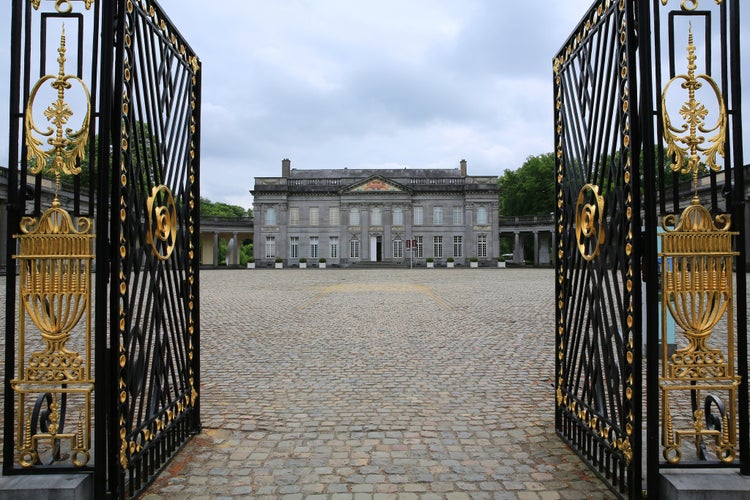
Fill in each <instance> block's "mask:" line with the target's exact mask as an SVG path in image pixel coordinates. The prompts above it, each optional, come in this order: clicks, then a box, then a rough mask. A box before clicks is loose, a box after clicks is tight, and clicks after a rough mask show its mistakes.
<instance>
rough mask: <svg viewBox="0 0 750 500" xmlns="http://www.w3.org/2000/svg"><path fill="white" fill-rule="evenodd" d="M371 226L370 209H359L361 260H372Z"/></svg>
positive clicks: (364, 207) (363, 207) (365, 207)
mask: <svg viewBox="0 0 750 500" xmlns="http://www.w3.org/2000/svg"><path fill="white" fill-rule="evenodd" d="M369 226H370V211H369V207H367V206H366V205H365V206H362V207H360V209H359V260H361V261H365V260H370V234H369V231H368V227H369Z"/></svg>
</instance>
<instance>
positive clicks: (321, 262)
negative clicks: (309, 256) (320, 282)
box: [318, 257, 326, 269]
mask: <svg viewBox="0 0 750 500" xmlns="http://www.w3.org/2000/svg"><path fill="white" fill-rule="evenodd" d="M318 267H319V268H320V269H325V268H326V259H325V257H322V258H320V259H318Z"/></svg>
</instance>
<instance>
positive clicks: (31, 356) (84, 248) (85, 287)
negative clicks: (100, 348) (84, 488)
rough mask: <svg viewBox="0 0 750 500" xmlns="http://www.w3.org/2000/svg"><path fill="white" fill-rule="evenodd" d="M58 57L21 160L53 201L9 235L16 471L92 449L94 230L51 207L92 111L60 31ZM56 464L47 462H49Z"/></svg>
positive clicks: (82, 144)
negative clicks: (14, 273) (76, 101)
mask: <svg viewBox="0 0 750 500" xmlns="http://www.w3.org/2000/svg"><path fill="white" fill-rule="evenodd" d="M58 4H61V2H58ZM58 54H59V57H58V59H57V61H58V63H59V71H58V74H57V75H45V76H43V77H42V78H41V79H40V80H39V81H38V82H37V83H36V84H35V85H34V88H33V90H32V92H31V93H30V96H29V102H28V103H27V107H26V118H25V130H26V146H27V148H28V150H29V154H28V159H29V160H30V162H31V163H34V164H33V165H31V166H30V167H29V171H31V173H34V174H38V173H40V172H41V171H42V170H43V169H45V168H47V169H48V170H49V171H50V172H52V173H53V174H54V175H55V186H56V187H55V198H54V200H53V201H52V206H51V207H50V208H49V209H47V210H46V211H45V212H44V213H43V214H42V215H41V216H40V217H39V218H38V219H37V218H33V217H23V218H22V219H21V222H20V227H19V229H20V234H16V235H14V238H16V239H17V240H18V249H19V252H18V254H17V255H14V256H13V258H14V259H16V260H17V262H18V263H19V269H20V271H19V307H18V322H19V326H18V343H17V345H18V356H17V359H18V363H17V371H16V378H14V379H13V380H11V381H10V384H11V387H12V389H13V390H14V391H15V392H16V393H17V394H18V407H17V420H18V428H17V438H16V448H17V451H18V460H19V463H20V464H21V466H23V467H32V466H34V465H38V464H39V463H40V444H41V445H42V447H41V449H44V447H45V445H50V444H51V445H52V448H53V449H54V448H56V447H57V443H61V444H64V445H65V446H67V450H68V451H69V455H70V457H71V462H72V463H73V464H74V465H75V466H77V467H82V466H84V465H86V464H87V463H88V461H89V456H90V452H89V450H90V448H91V426H92V415H91V398H92V394H93V390H94V378H93V373H92V362H91V355H92V344H93V343H92V339H91V337H92V321H91V319H92V317H91V267H92V262H93V260H94V252H93V241H94V235H93V232H92V229H93V226H92V221H91V219H89V218H86V217H79V218H77V219H76V220H75V221H74V220H73V218H72V217H71V216H70V214H69V213H68V212H67V211H66V210H65V209H64V208H62V207H61V206H60V202H59V200H58V190H59V186H60V175H61V174H62V173H65V174H69V175H77V174H78V173H79V172H80V171H81V169H80V167H78V166H77V162H78V160H79V159H83V158H84V156H85V151H86V143H87V141H88V133H89V115H90V108H91V104H90V97H89V92H88V89H87V88H86V85H85V84H84V83H83V81H81V80H80V79H79V78H78V77H76V76H74V75H68V74H65V61H66V59H65V31H64V28H63V32H62V35H61V37H60V47H59V49H58ZM45 82H51V83H50V86H51V87H52V88H53V89H54V90H55V91H56V93H57V100H56V101H54V102H53V103H52V104H51V105H50V106H49V107H48V108H46V109H45V111H44V116H45V117H46V118H47V120H48V122H49V123H50V124H51V125H53V126H54V127H52V126H48V127H47V130H45V131H41V130H40V129H38V128H37V127H36V125H35V123H34V118H33V108H34V102H35V99H36V97H37V93H38V91H39V89H40V88H41V86H42V85H43V84H44V83H45ZM71 82H78V83H79V84H80V85H81V86H82V88H83V92H84V94H85V97H86V114H85V116H84V118H83V124H82V126H81V128H80V129H79V130H78V131H72V130H71V129H70V128H66V127H65V125H66V124H67V122H68V120H69V119H70V118H71V117H72V116H73V114H74V113H73V111H72V109H71V108H70V106H69V105H68V103H67V102H66V101H65V92H66V90H68V89H70V88H71V86H72V85H71ZM35 134H39V135H41V136H42V137H43V138H44V137H46V138H47V143H48V144H49V145H50V146H51V148H50V149H48V150H43V149H42V147H41V146H42V140H41V139H39V138H37V137H36V136H35ZM29 320H30V322H29ZM81 320H83V326H82V329H83V335H84V339H83V342H82V344H83V346H82V347H83V352H78V351H76V350H75V348H73V347H72V346H71V345H69V344H70V342H71V339H72V337H73V333H74V331H75V330H76V328H78V327H79V324H80V323H81ZM27 323H28V324H29V326H31V325H33V326H35V327H36V329H37V330H38V331H39V337H38V338H32V337H31V336H30V335H28V333H29V332H27ZM80 344H81V343H79V344H78V345H80ZM40 345H41V349H40V348H39V346H40ZM27 353H28V354H27ZM44 400H46V401H48V404H49V414H48V415H49V416H48V420H49V424H48V426H47V429H46V431H43V432H37V430H36V429H34V428H32V427H35V425H34V424H33V423H32V422H31V418H30V417H29V414H30V406H31V405H33V404H34V402H35V401H36V402H37V403H40V402H42V401H44ZM71 400H72V401H71ZM71 404H75V405H77V406H79V407H81V408H82V410H81V411H80V415H81V417H79V422H78V423H77V425H75V426H74V429H73V431H72V432H71V431H68V430H65V428H64V425H65V422H64V420H63V415H64V413H65V411H66V406H69V405H71ZM53 455H54V452H53ZM56 459H57V457H55V456H53V457H52V460H56Z"/></svg>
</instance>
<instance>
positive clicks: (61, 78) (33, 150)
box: [24, 27, 91, 200]
mask: <svg viewBox="0 0 750 500" xmlns="http://www.w3.org/2000/svg"><path fill="white" fill-rule="evenodd" d="M57 52H58V54H59V56H58V58H57V63H58V65H59V71H58V74H57V75H44V76H43V77H42V78H40V79H39V81H37V82H36V84H35V85H34V88H33V89H32V90H31V94H30V95H29V101H28V103H27V105H26V119H25V120H24V127H25V130H26V146H27V147H28V153H27V155H26V158H27V159H28V160H29V161H30V162H32V164H31V165H30V166H29V171H30V172H31V173H32V174H38V173H39V172H41V171H42V170H43V169H44V168H45V167H48V168H49V171H50V172H52V173H53V174H54V175H55V200H57V192H58V190H59V189H60V175H61V174H68V175H77V174H79V173H80V172H81V168H80V167H79V166H77V162H78V159H79V158H80V159H83V158H84V156H85V154H86V144H87V143H88V139H89V119H90V115H91V96H90V94H89V89H88V88H87V87H86V84H85V83H83V80H81V79H80V78H78V77H77V76H75V75H69V74H65V61H66V59H65V27H63V30H62V35H60V48H58V49H57ZM49 81H51V83H50V86H51V87H52V88H53V89H55V90H56V91H57V100H55V101H54V102H53V103H51V104H50V105H49V106H48V107H47V109H45V110H44V117H45V118H46V119H47V122H48V123H50V124H51V125H53V126H54V127H52V126H47V130H44V131H43V130H40V129H39V128H38V127H37V125H36V123H35V122H34V113H33V111H34V104H35V101H36V98H37V94H38V92H39V90H40V89H41V87H42V85H44V84H45V83H46V82H49ZM71 82H77V83H78V84H79V85H80V86H81V88H82V89H83V93H84V95H85V100H86V115H85V116H84V117H83V119H82V121H81V128H79V129H78V130H76V131H74V130H73V129H71V128H66V127H65V125H67V124H68V121H69V120H70V118H71V117H72V116H73V110H72V109H71V108H70V106H69V105H68V103H67V102H66V101H65V91H66V90H68V89H70V88H71V87H72V84H71ZM37 135H39V136H41V138H37V137H36V136H37ZM45 137H46V138H47V140H46V142H47V144H49V145H50V146H51V148H49V149H46V150H45V149H43V147H42V144H43V142H44V138H45Z"/></svg>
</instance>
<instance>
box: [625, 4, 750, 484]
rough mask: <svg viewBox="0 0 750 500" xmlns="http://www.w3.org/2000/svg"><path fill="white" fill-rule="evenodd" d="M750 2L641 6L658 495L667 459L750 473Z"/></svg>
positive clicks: (652, 438)
mask: <svg viewBox="0 0 750 500" xmlns="http://www.w3.org/2000/svg"><path fill="white" fill-rule="evenodd" d="M741 3H745V2H741V0H721V1H706V0H689V1H686V2H680V1H676V0H641V1H640V2H638V4H639V10H640V13H641V15H640V16H639V18H640V19H639V21H640V25H639V32H642V33H650V34H651V36H649V37H641V40H640V42H639V44H640V47H639V59H640V76H641V80H642V81H641V83H640V85H641V88H642V89H643V90H642V92H641V105H640V109H643V110H644V112H643V116H642V120H641V123H642V125H641V129H642V136H643V139H642V144H643V162H642V171H643V180H644V182H643V188H644V189H643V200H644V201H643V208H644V211H643V213H644V228H645V231H644V243H645V244H644V245H643V250H644V253H643V261H644V267H645V268H646V269H652V270H657V271H658V272H648V273H646V275H645V276H644V284H645V292H646V299H647V300H646V301H645V304H646V310H645V311H644V313H645V317H646V321H645V326H646V330H645V331H646V332H648V333H647V337H648V342H647V352H646V353H644V354H646V359H647V367H646V373H647V380H646V387H647V390H646V392H647V401H646V406H645V409H646V415H647V419H646V436H647V445H648V446H647V447H646V463H647V464H648V486H647V489H648V492H649V496H651V495H653V496H658V495H659V486H660V485H659V476H660V474H662V473H663V472H664V471H666V470H667V469H674V468H682V469H690V468H702V469H705V468H711V467H739V468H740V470H741V471H742V472H743V473H744V474H750V460H748V456H749V455H750V432H749V429H748V419H749V415H748V392H747V386H748V376H747V374H748V353H747V317H746V315H747V289H746V286H747V283H746V278H747V275H746V262H747V253H746V248H745V242H746V241H747V240H746V231H747V221H746V217H745V214H746V211H745V210H746V209H745V207H746V200H745V199H746V193H745V187H746V184H745V182H746V181H745V167H744V165H743V163H744V161H743V151H742V119H741V109H742V106H741V97H742V94H741V92H740V87H741V85H740V83H741V82H740V63H741V57H742V55H741V48H740V46H741V45H740V34H741V32H740V4H741ZM701 214H702V215H701ZM688 223H690V224H688ZM657 231H658V232H659V233H661V234H657ZM721 240H723V241H724V243H723V244H721V245H720V244H718V243H719V242H720V241H721ZM733 268H734V271H735V272H734V273H733V274H734V276H733V277H734V283H732V281H733V280H732V279H731V278H732V269H733ZM717 270H721V272H722V273H723V274H724V276H726V277H727V278H725V279H717V278H716V277H715V276H716V271H717ZM712 276H713V277H712ZM685 278H688V279H689V280H692V284H690V283H688V282H687V281H686V279H685ZM733 287H734V294H733V293H732V291H733ZM732 295H734V296H735V297H736V301H734V302H733V299H732ZM706 299H709V300H706ZM698 311H701V314H702V315H703V316H702V317H700V316H699V315H698V314H697V312H698ZM722 311H723V312H722ZM719 320H721V322H723V324H721V325H720V324H718V323H719ZM670 321H672V326H670V324H669V322H670ZM714 321H716V322H715V323H714ZM696 332H700V333H699V335H700V337H701V339H700V340H699V341H698V340H696V338H695V335H696ZM735 362H736V364H735Z"/></svg>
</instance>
